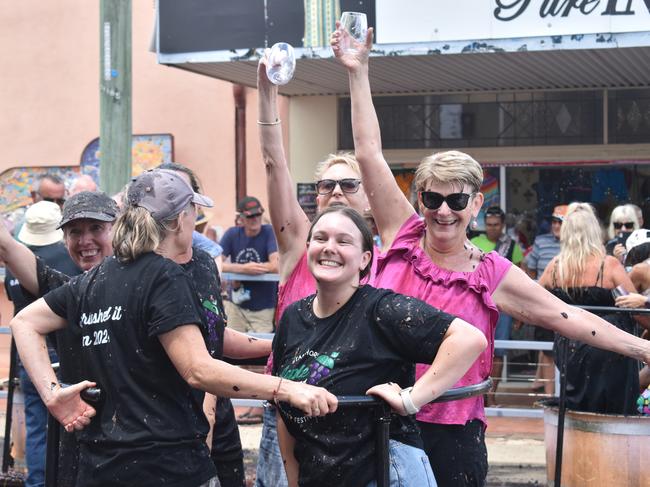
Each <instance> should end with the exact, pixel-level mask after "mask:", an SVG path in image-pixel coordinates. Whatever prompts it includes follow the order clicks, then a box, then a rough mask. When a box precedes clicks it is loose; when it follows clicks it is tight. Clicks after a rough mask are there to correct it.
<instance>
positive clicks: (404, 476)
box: [366, 440, 438, 487]
mask: <svg viewBox="0 0 650 487" xmlns="http://www.w3.org/2000/svg"><path fill="white" fill-rule="evenodd" d="M388 453H389V455H390V484H389V485H390V487H437V485H438V484H436V479H435V477H434V476H433V471H432V470H431V465H430V464H429V459H428V458H427V455H426V453H424V450H422V449H421V448H416V447H414V446H410V445H405V444H404V443H400V442H399V441H396V440H390V441H389V443H388ZM366 487H377V481H376V480H373V481H372V482H370V483H369V484H368V485H367V486H366Z"/></svg>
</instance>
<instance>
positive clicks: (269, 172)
mask: <svg viewBox="0 0 650 487" xmlns="http://www.w3.org/2000/svg"><path fill="white" fill-rule="evenodd" d="M264 63H265V59H262V61H261V62H260V65H259V67H258V70H257V88H258V126H259V137H260V145H261V147H262V157H263V158H264V165H265V166H266V185H267V190H268V195H269V214H270V216H271V224H272V225H273V230H274V232H275V238H276V240H277V242H278V252H279V254H280V286H279V288H278V304H277V307H276V320H275V322H276V323H279V321H280V317H281V316H282V313H283V312H284V310H285V308H286V307H287V306H288V305H290V304H291V303H293V302H295V301H298V300H300V299H303V298H305V297H307V296H309V295H310V294H314V293H315V292H316V282H315V281H314V278H313V276H312V275H311V273H310V272H309V269H308V267H307V258H306V249H307V247H306V242H307V235H308V233H309V228H310V226H311V222H310V221H309V218H307V215H305V212H304V211H303V209H302V208H301V207H300V205H299V204H298V200H297V198H296V196H295V189H294V188H295V184H294V182H293V180H292V178H291V174H290V173H289V167H288V165H287V159H286V156H285V153H284V147H283V144H282V125H281V121H280V117H279V110H278V104H277V98H278V87H277V86H276V85H274V84H272V83H271V82H270V81H269V79H268V77H267V76H266V69H265V64H264ZM360 177H361V174H360V170H359V165H358V164H357V161H356V160H355V159H354V157H353V156H352V155H351V154H331V155H330V156H328V157H327V159H325V160H324V161H322V162H320V163H319V164H318V165H317V167H316V189H317V192H318V196H317V197H316V203H317V205H318V211H319V212H320V211H321V210H323V209H325V208H328V207H330V206H337V205H339V206H349V207H350V208H354V209H355V210H357V211H358V212H359V213H361V214H365V213H368V212H369V211H370V210H369V206H370V205H369V204H368V198H367V197H366V193H365V191H364V188H363V185H362V184H361V179H360ZM374 266H375V263H374V262H373V270H374ZM371 275H373V272H372V271H371ZM271 366H272V356H271V357H269V362H268V364H267V369H268V370H270V369H271ZM256 485H257V486H258V487H283V486H286V485H287V480H286V476H285V473H284V465H283V463H282V457H281V456H280V450H279V447H278V442H277V432H276V422H275V409H274V408H267V409H266V410H265V411H264V428H263V430H262V439H261V442H260V454H259V461H258V464H257V483H256Z"/></svg>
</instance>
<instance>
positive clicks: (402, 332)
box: [273, 286, 454, 487]
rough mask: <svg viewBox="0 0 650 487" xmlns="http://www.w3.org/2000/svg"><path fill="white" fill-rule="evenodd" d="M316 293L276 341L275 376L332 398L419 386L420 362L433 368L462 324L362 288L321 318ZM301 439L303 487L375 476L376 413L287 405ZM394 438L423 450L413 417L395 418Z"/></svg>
mask: <svg viewBox="0 0 650 487" xmlns="http://www.w3.org/2000/svg"><path fill="white" fill-rule="evenodd" d="M314 297H315V295H312V296H309V297H307V298H305V299H302V300H300V301H297V302H295V303H293V304H291V305H290V306H289V307H287V309H286V310H285V312H284V314H283V315H282V318H281V320H280V326H279V331H278V333H277V334H276V335H275V339H274V340H273V373H274V375H279V376H282V377H284V378H287V379H291V380H295V381H300V382H307V383H309V384H314V385H317V386H321V387H325V388H326V389H327V390H328V391H330V392H331V393H332V394H335V395H337V396H341V395H363V394H365V392H366V390H368V389H369V388H370V387H372V386H374V385H377V384H381V383H384V382H396V383H398V384H400V385H401V386H402V387H407V386H410V385H412V384H413V382H414V380H415V365H414V364H415V363H430V362H431V361H432V360H433V359H434V357H435V355H436V353H437V352H438V348H439V347H440V343H441V342H442V339H443V337H444V335H445V333H446V332H447V328H448V327H449V325H450V324H451V322H452V320H453V319H454V317H453V316H451V315H448V314H447V313H443V312H442V311H439V310H437V309H435V308H433V307H431V306H429V305H428V304H426V303H424V302H422V301H419V300H417V299H415V298H412V297H408V296H404V295H401V294H396V293H394V292H392V291H389V290H386V289H375V288H373V287H371V286H362V287H360V288H359V289H358V290H357V291H356V292H355V293H354V295H353V296H352V297H351V298H350V300H349V301H348V302H347V303H345V305H343V307H341V308H340V309H339V310H338V311H337V312H336V313H334V314H333V315H331V316H329V317H327V318H323V319H321V318H318V317H316V315H314V313H313V301H314ZM279 411H280V414H281V415H282V419H283V420H284V422H285V424H286V425H287V429H288V430H289V432H290V433H291V434H292V436H293V437H294V438H295V440H296V446H295V449H294V454H295V457H296V460H297V461H298V463H299V465H300V474H299V484H300V485H301V486H307V485H308V486H328V487H329V486H332V485H337V486H354V487H356V486H359V485H366V484H367V483H368V482H370V481H371V480H373V479H374V478H375V443H374V435H375V425H374V418H373V415H372V414H370V413H369V410H368V409H362V408H340V409H339V410H338V411H337V412H336V413H334V414H330V415H327V416H325V417H323V418H311V417H306V416H303V415H302V414H301V413H300V411H299V410H297V409H295V408H292V407H290V406H289V405H288V404H284V403H283V404H280V408H279ZM390 437H391V438H392V439H395V440H398V441H401V442H403V443H406V444H409V445H414V446H420V439H419V435H418V429H417V426H416V425H415V421H414V418H413V417H403V416H399V415H393V420H392V421H391V427H390Z"/></svg>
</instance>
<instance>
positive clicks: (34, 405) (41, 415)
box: [18, 366, 47, 487]
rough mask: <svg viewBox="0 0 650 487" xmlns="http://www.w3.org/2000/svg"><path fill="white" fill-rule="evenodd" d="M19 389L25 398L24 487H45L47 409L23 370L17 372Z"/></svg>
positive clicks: (21, 368)
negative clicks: (25, 469) (25, 465)
mask: <svg viewBox="0 0 650 487" xmlns="http://www.w3.org/2000/svg"><path fill="white" fill-rule="evenodd" d="M18 377H19V378H20V388H21V389H22V391H23V395H24V396H25V426H26V430H27V432H26V438H25V463H26V464H27V479H25V487H43V486H44V485H45V443H46V441H47V408H46V407H45V404H43V401H41V397H40V396H39V395H38V392H36V388H35V387H34V384H32V381H31V380H30V379H29V376H28V375H27V372H25V369H24V368H23V367H22V366H20V367H19V370H18Z"/></svg>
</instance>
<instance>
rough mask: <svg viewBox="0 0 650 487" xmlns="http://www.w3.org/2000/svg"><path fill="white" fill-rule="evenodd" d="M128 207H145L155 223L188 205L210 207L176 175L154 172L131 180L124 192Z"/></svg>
mask: <svg viewBox="0 0 650 487" xmlns="http://www.w3.org/2000/svg"><path fill="white" fill-rule="evenodd" d="M127 201H128V202H129V204H130V205H133V206H138V207H141V208H145V209H146V210H147V211H149V213H151V216H152V217H153V218H154V220H156V221H165V220H169V219H170V218H173V217H175V216H176V215H178V214H179V213H180V212H181V211H183V209H185V207H187V205H188V204H190V203H194V204H197V205H200V206H207V207H212V206H213V203H212V200H211V199H210V198H208V197H207V196H204V195H202V194H199V193H195V192H194V191H192V188H191V187H190V185H189V184H187V183H186V182H185V180H184V179H183V178H182V177H180V176H179V175H178V174H176V172H174V171H169V170H167V169H154V170H151V171H147V172H145V173H142V174H141V175H140V176H138V177H137V178H135V179H134V180H133V182H132V183H131V185H130V186H129V189H128V191H127Z"/></svg>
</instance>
